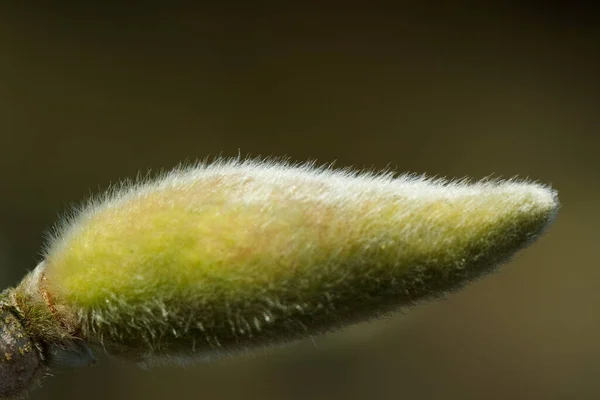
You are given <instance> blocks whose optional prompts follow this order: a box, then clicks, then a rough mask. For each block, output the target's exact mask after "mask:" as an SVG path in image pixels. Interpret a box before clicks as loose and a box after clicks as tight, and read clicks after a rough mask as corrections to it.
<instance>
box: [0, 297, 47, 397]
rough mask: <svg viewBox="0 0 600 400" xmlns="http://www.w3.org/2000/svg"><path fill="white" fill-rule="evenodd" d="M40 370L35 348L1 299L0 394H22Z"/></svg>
mask: <svg viewBox="0 0 600 400" xmlns="http://www.w3.org/2000/svg"><path fill="white" fill-rule="evenodd" d="M43 369H44V366H43V364H42V360H41V357H40V355H39V352H38V349H37V348H36V346H35V344H34V343H33V341H32V340H31V338H30V337H29V335H28V334H27V332H26V331H25V328H24V327H23V325H22V324H21V322H20V321H19V319H18V318H17V316H16V315H15V310H14V309H12V307H11V306H9V305H6V304H2V302H0V397H2V398H3V397H8V396H14V395H19V394H21V393H23V392H24V391H25V390H27V389H28V388H29V387H31V386H32V385H33V384H35V383H36V382H37V380H38V378H39V375H40V374H41V372H42V371H43Z"/></svg>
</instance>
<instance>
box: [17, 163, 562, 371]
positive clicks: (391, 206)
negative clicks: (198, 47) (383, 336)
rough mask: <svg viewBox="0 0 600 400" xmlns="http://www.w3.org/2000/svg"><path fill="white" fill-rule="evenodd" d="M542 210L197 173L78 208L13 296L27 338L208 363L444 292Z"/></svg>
mask: <svg viewBox="0 0 600 400" xmlns="http://www.w3.org/2000/svg"><path fill="white" fill-rule="evenodd" d="M557 207H558V202H557V198H556V194H555V192H554V191H552V190H551V189H549V188H547V187H545V186H542V185H539V184H535V183H528V182H517V181H503V182H492V181H489V182H480V183H475V184H467V183H464V182H446V181H441V180H429V179H424V178H418V177H411V176H403V177H399V178H393V177H392V176H390V175H370V174H352V173H348V172H340V171H333V170H329V169H316V168H313V167H311V166H299V167H294V166H288V165H283V164H279V163H264V162H262V163H261V162H250V161H247V162H220V163H215V164H212V165H198V166H195V167H192V168H188V169H178V170H175V171H173V172H171V173H169V174H166V175H164V176H162V177H161V178H159V179H157V180H155V181H144V182H142V183H138V184H135V185H129V186H128V185H123V186H122V187H118V188H116V189H114V190H112V191H111V192H110V193H108V194H107V195H105V196H104V197H102V198H100V199H97V200H94V201H92V202H91V203H90V204H89V205H88V206H86V207H84V208H83V209H82V210H81V211H79V212H77V213H76V215H75V216H73V217H72V218H70V219H69V220H67V221H66V222H65V223H64V224H63V225H62V227H61V228H60V229H59V230H58V233H57V234H56V235H55V237H54V238H53V239H52V240H51V242H50V243H49V246H48V249H47V254H46V257H45V261H44V262H43V263H42V264H40V266H39V267H38V268H37V269H36V270H35V271H34V272H33V273H32V274H30V275H29V276H28V277H27V278H26V279H25V280H24V281H23V283H22V284H21V285H20V286H19V287H18V288H16V289H15V293H16V296H15V298H16V299H17V301H16V302H17V306H18V307H19V309H20V310H21V311H22V313H23V315H24V317H25V318H37V320H38V321H40V322H39V323H32V324H30V325H31V328H30V334H31V335H32V336H33V337H35V338H36V340H39V341H44V340H46V341H47V340H49V338H51V340H52V342H53V343H59V344H60V343H62V342H65V341H69V340H73V339H82V340H83V341H85V342H87V343H89V344H91V345H99V346H100V345H101V346H102V347H103V348H104V349H106V350H107V351H108V352H109V353H113V354H119V355H122V356H125V357H128V358H131V359H134V360H137V361H143V362H157V361H158V362H160V361H164V360H167V359H169V360H170V359H176V358H179V357H181V356H184V357H193V356H195V355H206V354H207V353H219V354H222V353H223V352H230V351H236V350H240V349H247V348H252V347H256V346H263V345H269V344H272V343H280V342H286V341H290V340H294V339H298V338H302V337H305V336H308V335H312V334H315V333H319V332H323V331H327V330H330V329H334V328H339V327H341V326H343V325H345V324H348V323H352V322H355V321H359V320H361V319H365V318H372V317H376V316H378V315H381V314H382V313H385V312H388V311H390V310H393V309H395V308H397V307H399V306H402V305H407V304H413V302H414V301H416V300H420V299H423V298H427V297H431V296H437V295H440V294H443V293H444V292H446V291H448V290H452V289H455V288H457V287H459V286H460V285H462V284H464V283H465V282H467V281H469V280H471V279H473V278H475V277H478V276H480V275H481V274H482V273H484V272H487V271H490V270H491V268H492V267H493V266H495V265H497V264H498V263H500V262H502V261H505V260H507V259H508V258H509V257H510V256H511V255H513V254H514V253H515V252H516V251H517V250H519V249H521V248H523V247H524V246H526V245H527V244H529V243H531V242H532V240H533V239H534V238H535V237H536V236H538V235H539V234H540V233H541V232H542V231H543V230H544V229H545V228H546V227H547V226H548V224H549V223H550V222H551V221H552V219H553V217H554V215H555V213H556V210H557ZM78 354H79V353H78ZM81 354H83V353H81Z"/></svg>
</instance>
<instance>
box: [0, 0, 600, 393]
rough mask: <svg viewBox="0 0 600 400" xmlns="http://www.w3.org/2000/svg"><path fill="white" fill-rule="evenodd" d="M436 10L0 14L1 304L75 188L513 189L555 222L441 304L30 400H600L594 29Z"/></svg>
mask: <svg viewBox="0 0 600 400" xmlns="http://www.w3.org/2000/svg"><path fill="white" fill-rule="evenodd" d="M284 3H285V2H282V4H284ZM448 3H449V5H447V6H440V5H439V4H437V5H434V4H429V5H427V6H425V5H423V6H420V7H417V6H416V5H413V6H405V7H400V6H396V7H395V8H392V7H388V8H377V7H376V6H370V7H369V8H362V9H361V8H352V7H351V6H348V5H346V6H345V7H340V8H333V7H330V8H328V9H325V8H323V7H317V6H315V7H313V6H308V5H305V6H294V7H292V6H286V5H280V6H278V7H272V6H270V7H264V8H261V7H260V6H259V5H257V4H252V5H246V6H236V7H233V6H232V8H230V9H226V8H222V9H216V8H208V7H205V8H202V7H199V6H196V7H193V8H190V7H187V8H185V7H179V8H178V7H175V6H170V7H167V6H162V7H158V6H156V7H155V6H145V7H144V8H136V7H128V8H127V7H124V6H116V5H108V4H104V5H95V6H92V5H88V6H75V7H73V6H67V5H62V6H56V5H55V6H53V7H52V6H37V7H34V6H30V7H20V8H19V7H9V6H6V5H3V6H2V8H1V9H0V55H1V56H0V152H1V153H0V185H1V186H0V187H1V188H2V189H1V199H2V200H1V203H0V205H1V207H0V284H1V285H2V286H9V285H14V284H15V283H17V282H18V280H19V279H20V278H21V277H22V276H23V275H24V274H25V272H26V271H27V270H29V269H31V268H33V267H34V266H35V265H36V262H37V261H39V259H40V249H41V247H42V244H43V235H42V233H43V232H44V231H46V230H48V229H49V228H50V227H51V226H52V224H53V223H54V221H55V220H56V219H57V215H58V214H59V213H62V212H64V210H66V209H68V208H69V207H70V206H71V205H72V204H73V203H77V202H79V201H80V200H82V199H83V198H85V197H86V196H87V195H88V194H89V193H90V192H97V191H98V190H100V189H102V188H105V187H107V186H108V185H109V184H110V182H115V181H117V180H118V179H120V178H125V177H134V176H135V175H136V174H137V173H138V171H147V170H148V169H152V170H160V169H166V168H170V167H172V166H174V165H176V164H177V163H179V162H180V161H185V160H188V161H193V160H196V159H202V158H205V157H207V156H208V157H215V156H218V155H223V156H235V155H237V154H241V155H262V156H287V157H289V158H290V159H291V160H293V161H304V160H317V161H319V162H322V163H327V162H331V161H334V160H335V161H336V165H338V166H350V165H352V166H356V167H359V168H363V167H366V168H375V169H379V168H385V167H388V166H389V167H392V168H394V169H396V170H397V171H399V172H404V171H408V172H418V173H424V172H426V173H428V174H431V175H438V176H447V177H463V176H470V177H473V178H482V177H485V176H490V175H492V176H495V177H512V176H514V175H519V176H521V177H529V178H532V179H536V180H539V181H541V182H546V183H550V184H552V185H553V186H554V187H556V188H557V189H558V190H559V191H560V199H561V201H562V204H563V206H562V209H561V211H560V213H559V217H558V219H557V221H556V223H555V224H554V226H553V227H552V229H551V230H550V232H549V233H548V235H547V236H545V237H544V238H542V239H541V240H540V241H539V242H537V243H536V244H535V245H534V246H532V247H531V248H529V249H527V250H526V251H524V252H523V253H521V254H520V255H519V256H518V257H517V259H515V260H514V261H513V262H511V263H510V264H508V265H505V266H504V268H502V269H501V271H500V272H499V273H498V274H495V275H493V276H490V277H489V278H487V279H485V280H482V281H480V282H477V283H474V284H472V285H471V286H469V287H468V288H467V289H466V290H464V291H461V292H460V293H456V294H454V295H452V296H450V297H449V298H448V299H447V300H446V301H439V302H433V303H430V304H428V305H425V306H421V307H418V308H414V309H412V310H407V312H406V313H405V314H404V315H400V314H399V315H397V316H395V317H393V318H391V319H389V320H386V321H381V322H376V323H370V324H364V325H361V326H358V327H353V328H351V329H348V330H346V331H344V332H341V333H339V334H335V335H331V336H326V337H320V338H315V340H314V341H311V342H310V343H301V344H298V345H295V346H292V347H291V348H289V349H281V350H277V351H275V352H274V354H270V355H264V354H260V355H255V356H253V357H250V358H247V359H243V360H237V361H229V362H213V363H206V364H201V365H198V366H194V367H189V368H186V369H178V368H166V369H157V370H152V371H141V370H139V369H137V368H135V367H134V366H130V365H127V364H122V363H120V362H118V361H114V360H110V359H107V358H106V357H101V363H100V365H99V366H97V367H95V368H89V369H87V368H86V369H82V370H76V371H71V372H69V371H67V372H58V373H57V374H56V375H57V376H55V377H53V378H51V379H48V380H47V381H46V382H45V384H44V386H43V388H42V389H39V390H36V391H35V392H34V393H33V394H32V395H31V399H32V400H37V399H81V398H85V399H88V400H91V399H109V398H110V399H114V400H117V399H137V398H140V399H174V398H183V399H187V398H190V399H191V398H200V399H238V398H240V399H248V398H260V399H351V398H361V399H399V398H403V399H469V398H474V399H475V398H486V399H507V398H528V399H574V398H576V399H596V398H600V379H599V378H598V376H599V375H600V340H598V338H599V337H600V313H599V312H598V304H600V290H598V284H599V283H600V268H598V267H599V265H598V262H599V260H600V257H599V250H598V247H599V243H598V237H599V235H598V224H599V222H600V221H599V217H600V207H599V204H598V195H599V194H600V185H599V183H598V179H599V175H600V174H599V168H600V161H599V158H598V152H599V150H600V136H599V134H598V130H599V128H600V119H599V112H598V109H599V108H598V107H599V105H600V84H599V76H600V74H599V71H600V62H599V61H598V51H599V47H600V46H599V43H600V41H599V39H600V25H598V24H597V22H598V21H597V18H596V17H595V14H594V12H593V10H592V9H588V10H585V9H581V8H577V4H575V3H573V4H571V5H570V6H563V7H558V6H554V7H552V6H550V5H546V6H545V8H539V7H533V6H531V7H523V6H521V7H520V8H516V7H514V8H511V7H508V6H503V7H487V8H483V7H475V6H473V5H471V6H469V7H466V6H460V5H457V4H456V3H455V2H448ZM450 3H452V5H450ZM89 4H92V3H89Z"/></svg>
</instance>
